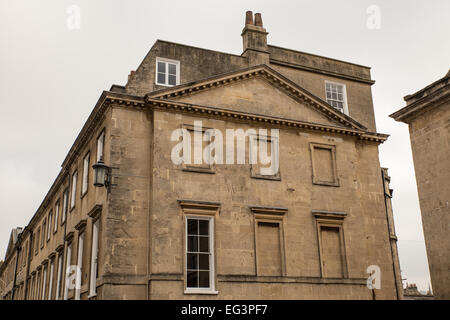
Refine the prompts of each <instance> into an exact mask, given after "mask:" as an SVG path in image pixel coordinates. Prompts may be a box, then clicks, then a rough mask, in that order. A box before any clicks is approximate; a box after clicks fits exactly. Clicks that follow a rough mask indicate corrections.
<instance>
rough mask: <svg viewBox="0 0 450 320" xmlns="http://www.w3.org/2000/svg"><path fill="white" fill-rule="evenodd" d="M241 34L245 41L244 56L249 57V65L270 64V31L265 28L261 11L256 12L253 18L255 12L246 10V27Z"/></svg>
mask: <svg viewBox="0 0 450 320" xmlns="http://www.w3.org/2000/svg"><path fill="white" fill-rule="evenodd" d="M241 35H242V38H243V42H244V51H243V53H242V56H244V57H246V58H247V59H248V64H249V66H250V67H251V66H256V65H260V64H266V65H269V58H270V54H269V50H268V48H267V35H268V33H267V32H266V29H264V28H263V22H262V17H261V13H256V14H255V16H254V19H253V12H252V11H247V12H246V14H245V27H244V30H242V34H241Z"/></svg>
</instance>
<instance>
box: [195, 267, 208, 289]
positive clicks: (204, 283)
mask: <svg viewBox="0 0 450 320" xmlns="http://www.w3.org/2000/svg"><path fill="white" fill-rule="evenodd" d="M198 274H199V287H200V288H209V271H199V273H198Z"/></svg>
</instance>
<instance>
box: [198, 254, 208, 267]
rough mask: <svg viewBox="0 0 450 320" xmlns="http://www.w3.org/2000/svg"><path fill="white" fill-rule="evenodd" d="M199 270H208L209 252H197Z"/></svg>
mask: <svg viewBox="0 0 450 320" xmlns="http://www.w3.org/2000/svg"><path fill="white" fill-rule="evenodd" d="M198 260H199V270H209V254H199V259H198Z"/></svg>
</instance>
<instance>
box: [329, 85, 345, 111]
mask: <svg viewBox="0 0 450 320" xmlns="http://www.w3.org/2000/svg"><path fill="white" fill-rule="evenodd" d="M325 94H326V97H327V102H328V103H329V104H330V105H332V106H333V107H334V108H336V109H338V110H339V111H340V112H342V113H345V114H346V115H348V108H347V91H346V88H345V84H341V83H336V82H330V81H325Z"/></svg>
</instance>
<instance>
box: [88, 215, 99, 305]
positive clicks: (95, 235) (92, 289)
mask: <svg viewBox="0 0 450 320" xmlns="http://www.w3.org/2000/svg"><path fill="white" fill-rule="evenodd" d="M99 238H100V219H99V218H98V217H97V218H96V219H95V220H94V219H93V220H92V236H91V263H90V270H89V272H90V273H89V294H88V299H90V298H93V297H96V296H97V279H98V256H99Z"/></svg>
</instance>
